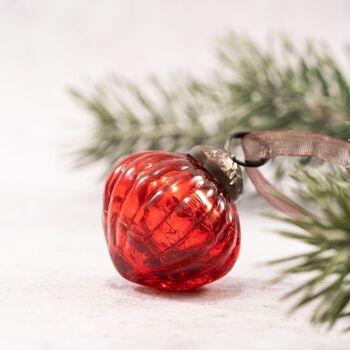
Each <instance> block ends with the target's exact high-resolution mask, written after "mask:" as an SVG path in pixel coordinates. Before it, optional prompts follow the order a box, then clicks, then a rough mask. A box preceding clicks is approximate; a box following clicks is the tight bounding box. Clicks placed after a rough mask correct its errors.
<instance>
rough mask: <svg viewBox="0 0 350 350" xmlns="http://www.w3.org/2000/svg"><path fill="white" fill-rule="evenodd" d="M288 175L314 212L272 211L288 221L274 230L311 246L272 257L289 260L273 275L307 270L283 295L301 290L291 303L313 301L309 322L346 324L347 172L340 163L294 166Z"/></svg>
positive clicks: (349, 252)
mask: <svg viewBox="0 0 350 350" xmlns="http://www.w3.org/2000/svg"><path fill="white" fill-rule="evenodd" d="M291 176H292V178H293V180H294V181H295V187H294V188H293V190H294V193H295V194H296V196H297V199H298V200H299V202H302V203H304V205H305V206H312V207H313V208H314V209H316V212H315V215H312V214H309V215H308V216H306V217H305V218H301V219H295V218H290V217H288V216H285V215H281V214H274V215H271V214H270V216H271V217H273V218H275V219H278V220H282V221H284V222H286V223H288V224H290V226H291V229H290V230H280V231H278V233H279V234H280V235H282V236H283V237H287V238H290V239H294V240H298V241H301V242H303V243H305V244H306V245H307V246H308V247H309V248H310V249H309V250H308V251H307V252H306V253H303V254H299V255H295V256H290V257H287V258H283V259H279V260H275V261H272V262H271V263H272V264H282V263H283V264H286V263H287V267H285V268H284V269H283V270H282V271H281V276H280V277H279V278H277V281H279V280H281V279H283V278H285V277H287V276H290V275H294V274H305V275H306V276H308V279H307V280H306V281H305V282H303V283H302V284H300V286H297V287H296V288H294V289H293V290H292V291H290V292H289V293H288V294H286V295H285V297H286V298H289V297H292V296H295V295H300V294H301V298H300V299H299V301H298V302H297V303H296V304H295V306H294V308H293V309H297V308H299V307H301V306H303V305H305V304H308V303H311V302H313V301H315V302H316V303H318V304H317V306H316V308H315V312H314V314H313V316H312V318H311V321H312V322H313V323H316V324H328V325H329V326H330V327H332V326H334V324H335V323H336V322H337V321H339V320H340V319H345V320H347V323H348V328H347V330H350V175H349V174H348V173H347V172H346V171H345V170H342V169H339V168H331V169H329V167H327V169H320V168H312V169H306V168H301V167H298V168H297V169H296V170H295V171H294V172H293V173H292V175H291ZM289 201H290V199H289ZM308 213H310V211H308Z"/></svg>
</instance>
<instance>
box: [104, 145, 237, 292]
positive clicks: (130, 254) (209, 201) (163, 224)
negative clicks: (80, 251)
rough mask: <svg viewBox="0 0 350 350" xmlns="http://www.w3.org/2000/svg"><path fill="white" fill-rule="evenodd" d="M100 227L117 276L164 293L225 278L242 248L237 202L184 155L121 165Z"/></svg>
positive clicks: (109, 185) (149, 155)
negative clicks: (103, 231) (164, 291)
mask: <svg viewBox="0 0 350 350" xmlns="http://www.w3.org/2000/svg"><path fill="white" fill-rule="evenodd" d="M103 225H104V230H105V236H106V240H107V244H108V249H109V253H110V255H111V258H112V261H113V263H114V266H115V267H116V269H117V270H118V271H119V273H120V274H121V275H122V276H124V277H125V278H126V279H128V280H130V281H132V282H136V283H139V284H142V285H146V286H150V287H155V288H159V289H163V290H170V291H186V290H191V289H195V288H198V287H200V286H202V285H204V284H207V283H209V282H212V281H215V280H217V279H218V278H221V277H222V276H224V275H225V274H226V273H227V272H229V271H230V269H231V268H232V266H233V265H234V263H235V261H236V259H237V256H238V252H239V247H240V227H239V219H238V215H237V211H236V206H235V204H234V202H233V200H232V199H231V198H230V197H229V196H228V194H227V193H226V191H225V190H224V189H223V187H222V186H221V184H220V183H219V182H218V181H217V180H216V179H215V178H214V177H213V176H212V175H211V173H209V172H208V171H207V170H206V169H205V168H204V167H203V166H202V165H201V164H200V163H198V162H197V161H196V160H195V159H194V158H193V157H192V156H190V155H187V154H181V153H169V152H161V151H147V152H138V153H134V154H132V155H129V156H127V157H125V158H123V159H122V160H121V161H120V162H119V163H118V164H117V165H116V166H115V168H114V169H113V170H112V172H111V173H110V175H109V176H108V178H107V182H106V186H105V194H104V216H103Z"/></svg>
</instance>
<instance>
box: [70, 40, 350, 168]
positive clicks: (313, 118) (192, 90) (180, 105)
mask: <svg viewBox="0 0 350 350" xmlns="http://www.w3.org/2000/svg"><path fill="white" fill-rule="evenodd" d="M216 53H217V65H216V68H215V69H214V71H212V72H210V73H209V74H208V78H207V79H206V80H199V79H196V78H195V77H193V76H191V75H184V76H182V77H179V76H176V77H174V78H173V80H172V82H171V83H167V82H164V81H160V80H159V79H157V78H151V79H149V80H148V81H147V83H146V84H144V85H142V86H138V85H136V84H133V83H131V82H129V81H127V80H122V79H116V78H115V77H111V78H110V79H109V80H108V81H107V82H104V83H101V84H97V85H96V86H95V87H93V88H92V91H88V92H81V91H77V90H72V95H73V96H74V97H75V98H77V100H78V102H79V103H80V104H81V105H82V106H83V107H84V108H85V109H86V110H87V111H88V113H89V114H90V115H91V116H92V118H93V121H94V127H93V130H92V137H91V140H88V144H87V145H86V146H85V147H83V149H81V150H80V151H79V158H78V163H79V164H88V163H91V162H94V161H97V160H102V161H106V162H107V165H108V166H110V165H111V164H112V163H114V162H115V161H116V160H117V159H119V158H120V157H121V156H123V155H125V154H127V153H130V152H133V151H137V150H144V149H166V150H171V151H175V150H187V149H189V148H191V147H193V146H194V145H197V144H201V143H202V144H205V143H207V144H211V145H214V146H215V145H216V146H222V145H223V143H224V140H225V137H226V136H227V134H228V133H229V132H230V131H231V130H233V129H235V130H237V129H239V130H242V129H249V130H272V129H294V130H309V131H317V132H321V133H324V134H328V135H332V136H337V137H339V138H342V139H346V138H347V136H348V130H347V128H346V126H345V124H344V122H345V121H346V120H349V119H350V117H349V115H350V83H349V79H348V77H347V76H346V74H345V73H344V72H343V69H342V68H341V66H340V65H339V64H338V63H337V62H336V60H335V58H334V57H333V56H332V55H331V53H330V50H329V49H328V48H327V47H325V46H324V45H323V46H322V45H320V44H317V43H314V42H310V41H309V42H306V43H305V44H304V46H302V47H301V48H298V47H297V46H296V45H294V44H293V43H292V42H291V41H289V40H288V39H286V38H280V39H276V40H275V41H274V42H273V43H272V46H271V47H270V48H268V49H266V48H265V49H264V48H261V47H259V46H258V45H257V44H255V43H254V42H253V41H251V40H250V39H247V38H245V37H242V36H238V35H236V34H234V33H229V34H228V35H226V36H225V37H224V38H223V39H221V40H219V41H218V44H217V49H216Z"/></svg>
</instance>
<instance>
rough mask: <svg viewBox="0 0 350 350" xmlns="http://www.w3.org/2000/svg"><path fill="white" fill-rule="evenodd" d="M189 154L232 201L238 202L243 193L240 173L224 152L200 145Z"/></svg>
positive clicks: (236, 165) (238, 168)
mask: <svg viewBox="0 0 350 350" xmlns="http://www.w3.org/2000/svg"><path fill="white" fill-rule="evenodd" d="M189 154H190V155H191V156H192V157H193V158H194V159H196V161H197V162H199V163H200V164H201V165H202V166H203V167H204V168H205V169H206V170H208V172H209V173H210V174H211V175H213V176H214V177H215V178H216V179H217V180H218V182H219V183H220V184H221V185H222V186H223V188H224V189H225V190H226V191H227V193H228V194H229V196H230V197H231V198H232V199H233V200H235V201H237V200H238V198H239V196H240V195H241V194H242V192H243V179H242V171H241V168H240V166H239V165H238V164H237V163H236V162H234V161H233V160H232V159H231V157H230V155H229V154H228V153H227V152H226V151H225V150H223V149H221V148H215V147H212V146H204V145H203V146H202V145H200V146H195V147H193V148H192V149H191V150H190V151H189Z"/></svg>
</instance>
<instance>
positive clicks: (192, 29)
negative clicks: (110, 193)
mask: <svg viewBox="0 0 350 350" xmlns="http://www.w3.org/2000/svg"><path fill="white" fill-rule="evenodd" d="M349 18H350V1H346V0H333V1H322V2H321V1H311V0H304V1H299V0H298V1H290V0H289V1H287V0H283V1H282V0H279V1H277V0H276V1H259V0H255V1H254V0H245V1H229V0H215V1H214V0H211V1H205V0H202V1H199V0H192V1H184V0H179V1H170V0H168V1H165V0H157V1H155V0H149V1H141V0H139V1H132V0H119V1H115V0H114V1H112V0H111V1H107V0H105V1H103V0H101V1H93V0H75V1H72V0H69V1H68V0H64V1H63V0H61V1H53V0H52V1H39V0H37V1H35V0H33V1H20V0H18V1H15V0H13V1H10V0H0V118H1V123H0V160H1V163H0V164H1V169H0V170H1V171H0V348H1V349H17V348H18V349H62V348H64V349H77V348H85V349H89V348H91V349H97V348H98V349H101V348H104V349H131V348H132V349H148V348H152V349H157V348H159V349H178V348H182V349H210V348H218V349H226V348H227V349H228V348H230V349H233V348H238V347H239V348H240V349H295V347H297V348H305V349H327V350H328V349H346V348H348V344H349V343H348V341H349V336H348V335H342V334H340V333H339V332H337V331H333V332H331V333H327V332H325V330H324V329H316V328H312V327H311V326H309V324H308V317H309V316H310V310H309V309H305V310H304V311H302V312H299V313H297V314H293V315H292V316H290V317H288V315H287V312H286V311H287V309H288V305H289V306H290V304H288V303H281V302H280V301H279V297H280V296H281V295H282V294H283V293H284V292H286V291H288V290H289V289H291V288H292V287H293V286H295V283H296V281H292V280H289V281H286V282H284V283H282V284H279V285H275V286H270V285H268V284H267V280H268V279H269V278H271V277H272V276H274V273H273V271H272V270H271V268H269V267H266V266H263V262H265V261H266V260H268V259H271V258H276V257H279V256H284V255H285V254H287V253H288V252H291V251H293V250H294V251H295V250H298V249H299V247H296V246H292V245H291V242H290V241H288V240H284V239H280V238H277V237H276V236H274V235H272V234H270V233H268V232H269V230H270V231H271V230H272V229H275V228H276V227H274V225H276V224H275V223H271V222H268V221H266V220H265V219H261V218H260V217H259V216H258V215H256V214H253V213H252V212H253V211H252V210H251V208H252V207H253V208H258V207H259V205H258V204H259V203H251V202H250V203H249V202H244V201H242V204H241V205H240V211H241V224H242V230H243V247H242V252H241V256H240V259H239V262H238V263H237V265H236V267H235V268H234V270H233V271H232V273H230V274H229V275H228V276H227V277H226V278H224V279H222V280H221V281H219V282H217V283H215V284H212V285H210V286H208V287H207V288H205V289H203V290H202V291H201V292H200V293H195V294H183V295H176V294H162V293H159V292H154V291H152V290H149V289H147V288H141V287H138V286H136V285H132V284H130V283H128V282H126V281H124V280H122V279H121V277H119V276H118V275H117V273H116V272H115V271H114V269H113V267H112V264H111V262H110V261H109V257H108V255H107V251H106V248H105V243H104V239H103V235H102V231H101V225H100V211H101V206H100V204H101V198H100V197H101V186H102V185H101V183H99V182H98V181H97V178H98V175H99V174H100V172H101V168H98V167H97V166H95V167H94V168H90V169H84V170H81V171H77V170H73V168H72V164H73V163H72V159H71V158H70V157H69V156H68V155H67V154H69V149H70V147H71V146H72V145H75V144H76V145H78V144H79V143H80V142H81V141H82V140H84V139H81V137H80V136H81V132H80V131H81V129H83V130H85V129H87V127H88V124H89V119H88V117H87V116H86V115H85V112H84V111H82V110H80V109H79V108H77V106H75V105H74V103H73V102H72V101H71V99H70V98H69V96H68V94H67V87H68V86H77V85H80V86H87V85H86V84H87V82H88V81H90V80H96V79H99V78H102V77H104V76H106V75H107V73H109V72H112V71H113V72H117V73H121V74H123V75H125V76H127V77H130V78H133V79H137V80H139V79H141V78H143V77H145V76H146V75H147V74H150V73H157V74H161V75H163V76H165V75H166V74H168V73H170V72H176V71H183V70H189V71H191V72H193V73H198V74H205V71H206V70H208V69H209V68H210V67H211V66H212V64H213V56H212V43H213V42H214V39H215V38H216V37H217V36H218V35H221V34H223V33H224V32H225V30H226V29H234V30H236V31H238V32H244V33H247V34H250V35H251V36H252V37H253V38H255V39H257V40H259V41H260V42H262V43H263V42H264V40H265V39H266V38H267V36H268V35H269V34H271V33H276V32H284V33H289V34H290V35H291V36H292V37H293V38H295V39H297V40H299V39H302V38H304V37H307V36H312V37H316V38H321V39H324V40H326V41H328V42H329V43H330V44H331V46H332V47H333V49H334V51H335V52H336V53H337V54H338V55H340V53H341V47H342V45H343V44H344V43H345V42H346V41H347V40H348V39H349V29H350V24H349ZM349 41H350V40H349ZM261 203H262V202H261ZM261 203H260V204H261Z"/></svg>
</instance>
